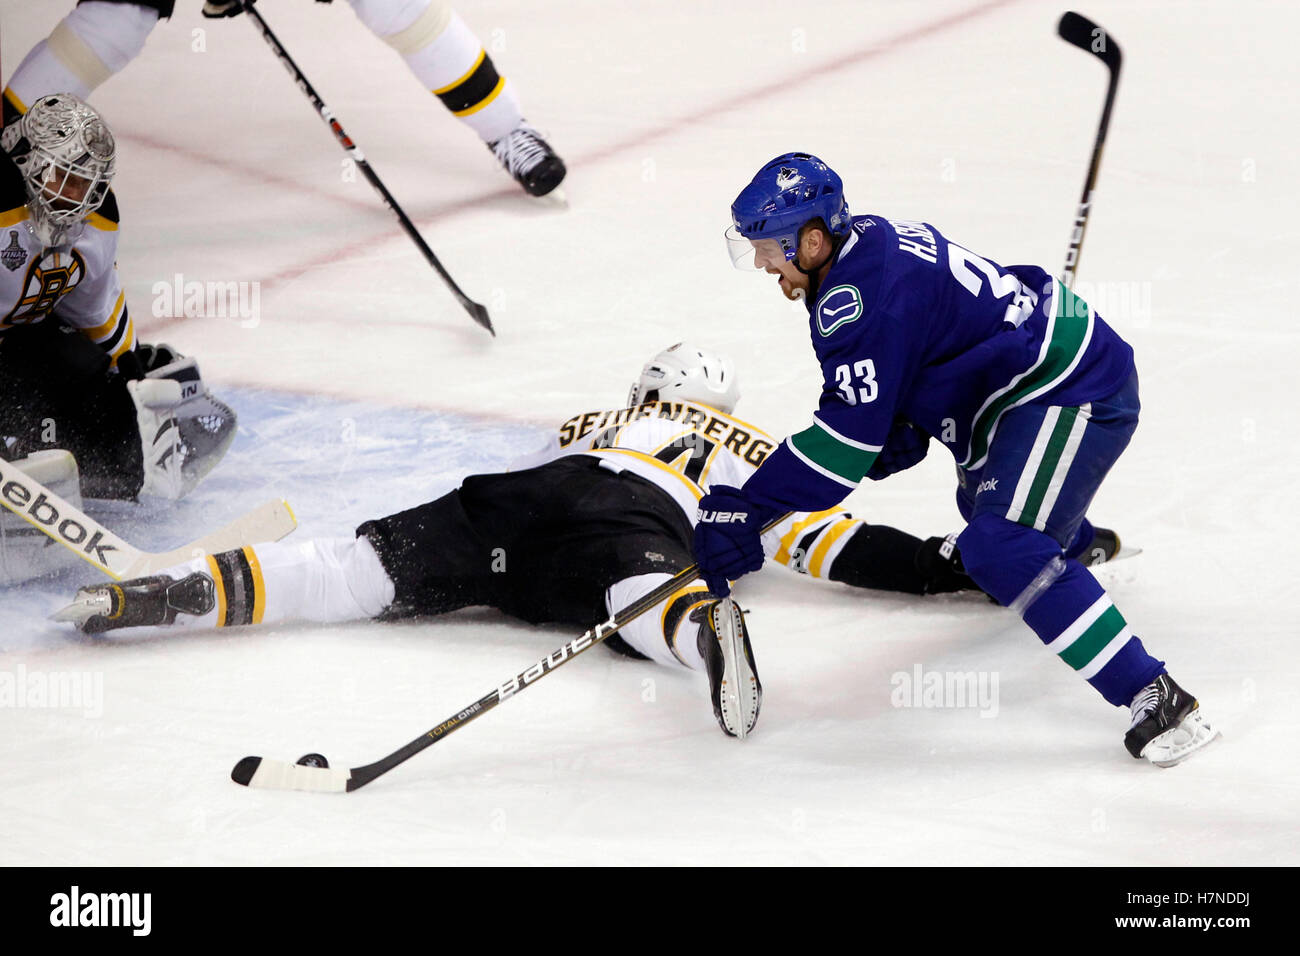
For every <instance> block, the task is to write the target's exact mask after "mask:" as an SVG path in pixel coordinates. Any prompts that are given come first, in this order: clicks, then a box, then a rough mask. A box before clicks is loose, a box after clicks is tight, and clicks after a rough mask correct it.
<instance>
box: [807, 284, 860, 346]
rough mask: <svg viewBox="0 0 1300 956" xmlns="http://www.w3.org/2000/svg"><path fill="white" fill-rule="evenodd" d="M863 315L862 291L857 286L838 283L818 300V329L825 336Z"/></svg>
mask: <svg viewBox="0 0 1300 956" xmlns="http://www.w3.org/2000/svg"><path fill="white" fill-rule="evenodd" d="M861 315H862V293H860V292H859V291H858V290H857V287H856V286H851V285H837V286H836V287H835V288H833V289H831V290H830V291H828V292H827V293H826V294H825V295H823V296H822V297H821V299H820V300H818V302H817V331H818V332H820V333H821V334H822V337H823V338H825V337H827V336H829V335H830V334H831V333H832V332H834V331H835V330H836V329H838V328H839V327H840V326H841V325H848V324H849V323H850V322H853V321H855V320H856V319H858V318H860V317H861Z"/></svg>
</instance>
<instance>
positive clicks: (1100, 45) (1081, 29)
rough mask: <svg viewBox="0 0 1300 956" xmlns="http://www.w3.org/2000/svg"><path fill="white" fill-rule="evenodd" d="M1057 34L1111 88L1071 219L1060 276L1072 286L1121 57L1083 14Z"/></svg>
mask: <svg viewBox="0 0 1300 956" xmlns="http://www.w3.org/2000/svg"><path fill="white" fill-rule="evenodd" d="M1056 32H1057V33H1058V34H1059V35H1060V37H1061V39H1062V40H1064V41H1065V42H1066V43H1069V44H1071V45H1072V46H1077V47H1078V48H1079V49H1080V50H1084V51H1085V52H1088V53H1091V54H1092V55H1093V56H1095V57H1097V58H1098V59H1099V60H1101V62H1102V63H1104V64H1106V69H1107V70H1109V71H1110V84H1109V86H1108V87H1107V88H1106V105H1105V106H1104V107H1103V108H1102V111H1101V123H1100V124H1099V125H1098V127H1097V140H1096V142H1095V143H1094V144H1093V147H1092V163H1091V164H1090V165H1089V166H1088V178H1087V179H1085V180H1084V183H1083V196H1082V197H1080V199H1079V208H1078V211H1077V212H1076V213H1075V215H1074V228H1073V231H1072V232H1071V233H1070V246H1069V248H1068V249H1066V251H1065V270H1064V272H1063V273H1062V274H1061V281H1062V282H1063V283H1065V285H1067V286H1072V285H1074V276H1075V274H1076V273H1077V272H1078V271H1079V254H1080V252H1081V251H1082V249H1083V234H1084V232H1086V231H1087V229H1088V215H1089V213H1090V212H1091V211H1092V191H1093V188H1094V187H1095V186H1096V185H1097V171H1098V170H1099V169H1100V167H1101V150H1102V147H1103V146H1105V145H1106V129H1107V127H1109V126H1110V111H1111V107H1113V106H1114V105H1115V91H1116V90H1118V89H1119V69H1120V65H1121V63H1122V60H1123V57H1122V56H1121V54H1120V50H1119V44H1118V43H1116V42H1115V39H1114V38H1113V37H1112V36H1111V35H1110V34H1109V33H1107V32H1106V31H1105V30H1103V29H1102V28H1101V27H1099V26H1097V24H1095V23H1093V22H1092V21H1091V20H1089V19H1088V18H1087V17H1085V16H1083V15H1082V14H1079V13H1075V12H1073V11H1070V12H1068V13H1066V14H1064V15H1063V16H1062V17H1061V21H1060V23H1058V24H1057V25H1056Z"/></svg>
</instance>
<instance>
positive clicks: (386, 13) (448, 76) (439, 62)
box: [349, 0, 523, 143]
mask: <svg viewBox="0 0 1300 956" xmlns="http://www.w3.org/2000/svg"><path fill="white" fill-rule="evenodd" d="M349 2H350V3H351V4H352V9H353V10H355V11H356V14H357V16H358V17H360V18H361V21H362V22H363V23H365V25H366V26H368V27H369V28H370V29H371V31H372V32H374V34H375V35H376V36H378V37H379V38H380V39H382V40H383V41H384V42H385V43H387V44H388V45H389V46H391V47H392V48H393V49H394V50H396V51H397V52H398V53H399V54H401V56H402V59H404V60H405V61H406V65H407V66H409V67H410V68H411V72H412V73H414V74H415V75H416V78H417V79H419V81H420V82H421V83H422V84H424V86H425V88H426V89H428V90H430V91H432V92H433V94H434V95H435V96H437V97H438V98H439V99H440V100H442V102H443V104H444V105H445V106H446V107H447V108H448V109H449V110H451V111H452V113H453V114H454V115H455V116H457V117H458V118H459V119H461V120H463V121H464V122H465V125H466V126H469V127H470V128H471V129H473V130H474V132H476V133H478V135H479V136H480V137H481V138H482V139H483V141H484V142H487V143H494V142H496V141H497V140H499V139H501V137H503V136H505V135H506V134H507V133H509V132H510V131H511V130H512V129H514V128H515V127H516V126H518V125H519V124H520V122H521V121H522V118H523V117H522V116H521V115H520V110H519V101H518V99H517V98H516V97H515V93H514V90H513V89H512V88H511V85H510V83H509V81H507V80H506V78H505V77H503V76H500V75H499V74H498V73H497V71H496V67H495V66H494V65H493V63H492V58H491V57H490V56H488V55H487V51H486V50H485V49H484V48H483V45H482V44H481V43H479V40H478V37H477V36H475V35H474V32H473V31H472V30H470V28H469V27H468V26H467V25H466V24H465V21H464V20H462V19H461V18H460V15H459V14H457V13H456V11H455V10H453V9H452V8H451V5H450V4H449V3H447V2H446V0H349Z"/></svg>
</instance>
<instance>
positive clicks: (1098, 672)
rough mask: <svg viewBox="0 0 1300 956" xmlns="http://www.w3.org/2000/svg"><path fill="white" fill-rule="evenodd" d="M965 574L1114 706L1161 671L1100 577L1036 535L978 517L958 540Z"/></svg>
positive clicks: (998, 519)
mask: <svg viewBox="0 0 1300 956" xmlns="http://www.w3.org/2000/svg"><path fill="white" fill-rule="evenodd" d="M957 546H958V547H959V548H960V549H961V555H962V561H963V563H964V564H965V566H966V571H967V573H968V574H970V576H971V578H972V579H973V580H974V581H975V583H976V584H978V585H979V586H980V587H981V588H983V589H984V590H985V591H987V592H988V593H989V594H991V595H992V596H993V597H994V598H995V599H996V600H997V601H998V602H999V603H1000V604H1003V605H1006V606H1007V607H1010V608H1012V609H1013V610H1015V611H1016V612H1017V613H1019V614H1020V615H1021V617H1022V618H1024V621H1025V623H1026V624H1028V625H1029V626H1030V627H1031V628H1033V630H1034V633H1035V634H1037V635H1038V637H1039V639H1040V640H1041V641H1042V642H1043V643H1044V644H1046V645H1047V646H1048V648H1049V649H1050V650H1051V651H1053V652H1054V653H1055V654H1056V655H1057V656H1058V657H1060V658H1061V660H1063V661H1064V662H1065V663H1066V664H1068V665H1069V666H1070V667H1071V668H1073V669H1074V670H1075V671H1076V672H1077V673H1079V675H1080V676H1082V677H1083V678H1084V679H1085V680H1087V681H1088V683H1089V684H1091V685H1092V686H1093V687H1095V688H1096V689H1097V691H1098V692H1099V693H1100V694H1101V695H1102V697H1104V698H1106V700H1107V701H1109V702H1110V703H1112V704H1115V705H1116V706H1127V705H1128V704H1129V702H1130V701H1131V700H1132V699H1133V696H1134V695H1135V694H1136V693H1137V692H1138V691H1139V690H1141V689H1142V688H1143V687H1145V686H1146V685H1147V684H1149V683H1150V682H1151V681H1152V680H1154V679H1155V677H1156V675H1158V674H1160V673H1161V672H1162V671H1163V670H1164V663H1163V662H1162V661H1159V660H1156V659H1155V658H1153V657H1152V656H1151V655H1150V654H1148V653H1147V652H1146V649H1145V648H1144V647H1143V646H1142V642H1141V640H1139V639H1138V638H1137V637H1136V636H1134V635H1133V633H1132V631H1131V630H1130V629H1129V627H1128V623H1127V622H1126V621H1125V620H1124V617H1123V615H1122V614H1120V612H1119V610H1118V609H1117V608H1116V607H1115V606H1114V604H1112V603H1111V600H1110V598H1109V597H1108V596H1107V595H1106V591H1105V589H1104V588H1102V586H1101V584H1099V583H1098V581H1097V579H1096V578H1094V577H1093V576H1092V574H1091V573H1090V572H1089V571H1088V569H1087V568H1085V567H1084V566H1083V565H1082V564H1080V563H1079V562H1078V561H1074V560H1070V559H1066V558H1064V557H1063V556H1062V555H1061V546H1060V545H1059V544H1058V543H1057V542H1056V541H1055V540H1054V539H1053V538H1051V537H1049V536H1048V535H1046V534H1044V533H1043V532H1041V531H1034V530H1033V529H1032V528H1027V527H1025V526H1024V525H1021V524H1017V523H1015V522H1012V521H1008V520H1007V519H1005V518H1002V517H1000V516H997V515H990V514H985V515H978V516H976V517H975V518H974V519H973V520H972V521H971V522H970V524H968V525H967V526H966V530H965V531H963V532H962V534H961V535H960V537H958V539H957Z"/></svg>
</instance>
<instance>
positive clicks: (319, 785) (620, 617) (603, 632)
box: [230, 512, 790, 793]
mask: <svg viewBox="0 0 1300 956" xmlns="http://www.w3.org/2000/svg"><path fill="white" fill-rule="evenodd" d="M788 517H790V514H789V512H787V513H786V514H783V515H781V516H780V517H778V518H776V519H774V520H773V521H770V522H768V523H767V524H766V525H764V527H763V532H762V533H766V532H768V531H770V530H771V529H772V528H775V527H776V526H777V525H778V524H780V523H781V522H782V521H784V520H785V519H786V518H788ZM699 570H700V569H699V565H696V564H692V565H691V566H690V567H688V568H685V569H684V570H682V571H679V572H678V573H677V574H675V575H674V576H673V577H672V578H671V579H670V580H668V581H665V582H664V583H663V584H661V585H659V587H657V588H655V589H654V590H653V591H650V592H648V593H646V594H644V595H643V596H642V597H641V598H640V599H639V600H637V601H633V602H632V603H631V604H629V605H628V606H627V607H625V608H623V610H621V611H619V612H618V613H616V614H614V615H613V616H612V617H611V618H609V620H607V621H605V622H604V623H602V624H597V625H596V626H595V627H593V628H592V629H591V630H589V631H587V632H586V633H585V634H583V635H582V636H581V637H576V638H574V639H573V640H571V641H569V642H568V643H567V644H565V645H563V646H562V647H560V648H559V649H558V650H556V651H553V652H552V653H550V654H547V655H546V656H545V657H543V658H542V659H541V660H540V661H538V662H537V663H536V664H534V665H533V666H532V667H530V668H528V669H527V670H524V671H520V672H519V673H518V674H516V675H515V676H514V677H511V678H510V679H509V680H507V681H506V682H505V683H503V684H500V685H499V686H497V687H495V688H493V689H492V690H490V691H488V692H487V693H486V694H484V695H483V696H482V697H480V698H479V699H478V700H476V701H474V703H472V704H470V705H469V706H468V707H465V708H464V709H463V710H460V711H458V712H457V713H455V714H453V715H452V716H450V717H448V718H447V719H446V720H444V721H443V722H442V723H440V724H438V726H436V727H434V728H433V729H432V730H429V731H427V732H425V733H423V734H421V735H420V736H419V737H416V738H415V739H414V740H412V741H411V742H410V743H409V744H407V745H406V746H404V747H401V748H399V749H397V750H394V751H393V752H392V753H390V754H389V755H388V756H387V757H384V758H383V759H382V760H376V761H375V762H374V763H369V764H366V765H365V766H363V767H353V768H352V769H350V770H342V769H338V768H334V767H322V766H312V765H307V764H303V763H288V762H287V761H284V760H268V759H267V758H265V757H245V758H244V759H243V760H241V761H239V763H237V764H235V767H234V769H233V770H231V771H230V779H231V780H233V781H235V783H238V784H241V785H243V786H245V787H255V788H259V789H266V790H310V791H314V792H317V793H351V792H352V791H353V790H359V789H361V788H362V787H364V786H365V785H366V784H368V783H370V782H371V781H372V780H374V779H375V778H377V777H380V776H382V775H383V774H386V773H388V771H390V770H392V769H393V768H394V767H396V766H397V765H398V764H400V763H404V762H406V761H407V760H410V759H411V758H412V757H414V756H415V755H416V754H418V753H419V752H420V751H421V750H424V749H425V748H426V747H432V746H433V745H434V744H436V743H437V742H438V741H440V740H445V739H446V738H447V737H449V736H451V735H452V734H453V733H455V732H456V731H458V730H460V729H461V728H462V727H464V726H465V725H466V724H468V723H469V722H470V721H472V720H476V719H477V718H479V717H482V716H483V715H484V714H486V713H487V712H488V711H489V710H492V709H493V708H494V707H496V706H497V705H498V704H500V703H502V702H503V701H505V700H508V699H509V698H511V697H513V696H514V695H515V694H517V693H519V692H520V691H522V690H525V689H526V688H528V687H530V686H531V685H532V684H534V683H535V682H537V681H538V680H540V679H541V678H543V677H545V676H546V675H547V674H549V673H551V672H552V671H554V670H555V669H556V668H558V667H559V666H560V665H561V664H567V663H568V662H569V661H571V660H573V659H574V658H575V657H577V656H578V655H579V654H581V653H582V652H583V651H587V650H590V649H591V648H593V647H595V646H596V645H597V644H599V643H601V642H602V641H604V640H605V639H606V638H607V637H609V636H610V635H611V634H613V633H614V632H615V631H617V630H618V629H619V628H622V627H626V626H627V625H628V624H630V623H632V621H634V620H636V619H637V618H638V617H640V616H641V615H642V614H644V613H645V612H646V611H648V610H650V609H651V608H652V607H654V606H655V605H656V604H658V603H659V602H660V601H662V600H664V599H665V598H668V597H670V596H671V595H672V594H674V593H675V592H676V591H678V590H680V589H681V588H683V587H685V586H686V585H687V584H689V583H690V582H691V581H693V580H694V579H695V577H696V576H697V575H698V574H699ZM724 600H730V598H726V599H724ZM737 736H743V735H737ZM308 757H315V758H319V755H318V754H309V755H308ZM308 757H304V758H303V760H304V761H305V760H307V759H308Z"/></svg>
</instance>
